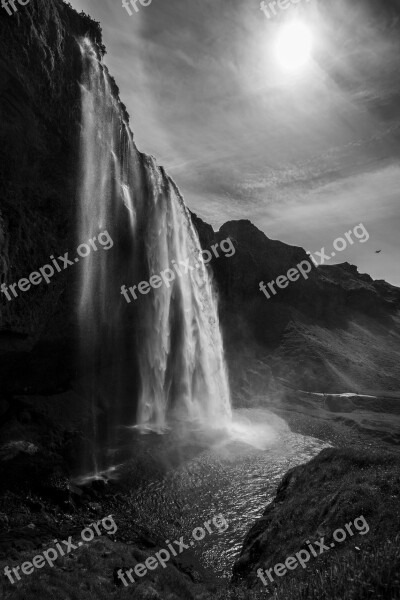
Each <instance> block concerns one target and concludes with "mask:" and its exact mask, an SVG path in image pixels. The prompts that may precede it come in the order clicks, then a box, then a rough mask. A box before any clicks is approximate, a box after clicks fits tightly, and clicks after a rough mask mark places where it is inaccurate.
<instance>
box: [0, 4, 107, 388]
mask: <svg viewBox="0 0 400 600" xmlns="http://www.w3.org/2000/svg"><path fill="white" fill-rule="evenodd" d="M18 8H19V10H18V11H17V12H16V13H15V14H13V15H12V16H9V15H8V14H7V12H6V11H5V10H0V279H1V283H3V282H7V284H8V285H9V284H12V283H16V282H17V281H18V280H19V279H20V278H22V277H29V275H30V273H32V272H34V271H37V270H38V269H39V268H40V267H41V266H43V265H45V264H48V263H49V262H50V260H49V257H50V255H53V254H54V255H55V256H59V255H61V256H63V255H64V253H65V252H67V251H68V250H73V249H74V247H76V240H75V230H76V185H77V181H76V179H77V157H78V134H79V124H80V88H79V80H80V76H81V56H80V48H79V45H78V43H77V40H78V39H79V38H81V37H82V36H85V35H86V36H89V37H90V38H91V39H92V40H93V41H96V42H97V43H98V44H99V45H100V51H102V49H101V30H100V28H99V26H98V24H97V23H95V22H93V21H92V20H91V19H90V18H89V17H87V16H86V15H78V14H77V13H76V12H75V11H74V10H73V9H72V8H71V7H70V6H68V5H67V4H64V3H63V2H62V0H31V2H30V3H29V4H28V5H26V6H24V7H22V6H19V7H18ZM77 275H78V274H77V272H76V271H74V270H73V269H69V270H67V271H65V273H64V272H61V273H59V274H58V276H57V277H54V278H53V280H52V281H51V283H50V284H49V285H46V284H44V283H42V284H41V285H38V286H37V287H33V286H32V289H30V290H29V292H28V293H23V292H21V291H19V292H18V294H19V295H18V298H15V299H13V300H12V301H9V300H7V299H6V297H5V295H4V294H1V297H0V353H2V354H3V358H4V360H2V364H1V373H0V376H1V377H2V381H3V383H4V384H5V378H6V380H8V381H10V382H11V381H12V380H13V381H14V382H16V381H18V382H19V383H18V385H17V388H18V389H16V388H15V384H12V383H10V386H11V388H12V389H13V390H14V391H19V389H20V388H21V389H22V390H24V389H25V390H29V389H30V388H31V387H32V386H36V387H39V388H43V389H46V386H48V382H49V381H51V383H50V388H52V387H55V388H58V387H59V386H60V385H61V387H63V386H64V385H65V384H66V381H63V382H61V383H60V381H56V380H57V376H56V375H55V371H58V372H59V373H60V374H61V372H63V375H62V378H65V377H66V378H67V379H68V377H69V374H67V372H68V371H70V370H71V369H72V367H71V363H70V362H69V355H71V354H72V353H71V350H70V348H69V346H72V344H70V343H69V340H70V339H71V338H72V337H73V335H74V326H75V317H74V300H73V299H74V296H75V289H76V285H77V283H76V279H77ZM36 344H39V345H38V346H36V350H37V352H36V359H35V361H33V362H32V360H30V359H28V354H27V352H29V351H30V350H31V349H32V348H33V347H35V345H36ZM4 353H5V354H7V355H10V356H7V357H4ZM10 353H11V354H10ZM39 357H41V359H42V360H41V359H40V358H39ZM40 364H42V367H41V366H40ZM46 364H47V368H46V366H45V365H46ZM53 378H54V381H53ZM46 382H47V383H46ZM8 387H9V386H8V384H5V385H4V387H3V392H4V390H5V389H8Z"/></svg>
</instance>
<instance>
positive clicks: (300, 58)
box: [275, 21, 312, 70]
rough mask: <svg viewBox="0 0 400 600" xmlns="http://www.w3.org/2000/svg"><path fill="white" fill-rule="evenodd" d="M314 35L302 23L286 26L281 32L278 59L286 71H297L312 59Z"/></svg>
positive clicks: (277, 45) (277, 52) (277, 49)
mask: <svg viewBox="0 0 400 600" xmlns="http://www.w3.org/2000/svg"><path fill="white" fill-rule="evenodd" d="M311 51H312V34H311V31H310V29H309V28H308V27H307V26H306V25H304V23H301V22H300V21H293V22H292V23H289V24H287V25H284V26H283V27H282V29H281V30H280V32H279V34H278V37H277V40H276V45H275V55H276V58H277V60H278V62H279V64H280V65H281V67H283V68H284V69H288V70H296V69H300V68H302V67H304V66H305V65H306V64H307V63H308V62H309V61H310V59H311Z"/></svg>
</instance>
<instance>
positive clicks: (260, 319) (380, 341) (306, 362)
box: [192, 215, 400, 393]
mask: <svg viewBox="0 0 400 600" xmlns="http://www.w3.org/2000/svg"><path fill="white" fill-rule="evenodd" d="M192 218H193V221H194V223H195V226H196V228H197V230H198V232H199V236H200V239H201V242H202V246H203V247H204V248H207V247H210V246H211V245H212V244H213V243H216V242H218V241H220V240H222V239H225V238H227V237H230V238H231V240H232V241H233V243H234V245H235V248H236V253H235V255H234V256H232V257H231V258H226V257H222V258H218V259H213V262H212V267H213V270H214V273H215V279H216V282H217V286H218V290H219V293H220V311H221V320H222V325H223V330H224V334H225V335H224V337H225V341H226V346H227V352H228V356H229V358H230V361H229V362H230V365H231V375H232V378H233V380H236V379H237V378H238V377H243V374H242V375H238V369H239V370H240V369H241V367H243V365H244V364H245V363H246V360H247V359H248V360H249V363H248V366H249V368H252V369H253V368H254V366H252V365H254V362H253V360H252V359H257V361H258V363H257V364H258V365H260V359H261V363H263V364H264V365H266V366H267V367H268V368H269V369H270V371H269V372H270V375H271V374H273V375H274V377H275V381H278V380H279V381H282V382H283V383H284V384H287V385H288V386H289V387H292V388H295V389H304V390H308V391H322V392H330V393H335V392H336V393H341V392H348V391H353V392H359V393H370V392H371V391H373V392H377V393H382V392H384V391H390V390H392V391H394V390H400V369H399V358H400V289H399V288H396V287H394V286H392V285H390V284H388V283H386V282H385V281H374V280H373V279H372V278H371V277H370V276H369V275H363V274H360V273H358V270H357V268H356V267H355V266H353V265H350V264H348V263H343V264H341V265H334V266H320V267H318V268H317V267H315V268H313V269H312V271H311V273H310V274H309V278H308V280H305V279H304V278H303V277H300V279H299V280H298V281H296V282H292V283H290V284H289V285H288V287H287V288H286V289H280V290H279V292H278V294H277V295H276V296H273V295H272V294H271V298H270V299H267V298H266V296H265V295H264V294H263V293H262V292H261V291H260V288H259V285H260V281H264V283H265V284H267V283H268V282H270V281H272V280H275V279H276V278H277V277H278V276H280V275H285V274H286V273H287V272H288V270H289V269H291V268H294V267H296V265H297V264H299V263H301V262H302V261H304V260H309V257H308V255H307V254H306V252H305V250H304V249H302V248H299V247H295V246H289V245H288V244H284V243H282V242H279V241H275V240H271V239H269V238H268V237H267V236H266V235H265V234H264V233H263V232H262V231H260V230H259V229H257V227H255V225H253V224H252V223H251V222H250V221H248V220H242V221H229V222H228V223H225V224H224V225H223V226H222V227H221V229H220V230H219V231H218V232H214V231H213V230H212V228H211V227H210V226H209V225H207V224H206V223H204V222H203V221H202V220H201V219H200V218H199V217H198V216H197V215H193V217H192Z"/></svg>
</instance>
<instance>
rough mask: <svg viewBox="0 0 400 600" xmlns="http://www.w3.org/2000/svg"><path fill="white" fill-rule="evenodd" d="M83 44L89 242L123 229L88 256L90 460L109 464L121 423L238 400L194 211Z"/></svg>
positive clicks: (181, 417) (202, 415)
mask: <svg viewBox="0 0 400 600" xmlns="http://www.w3.org/2000/svg"><path fill="white" fill-rule="evenodd" d="M81 49H82V59H83V80H82V84H81V92H82V127H81V176H80V192H79V195H80V219H79V243H84V242H88V240H90V239H92V238H94V237H95V236H98V235H99V233H100V232H102V231H105V230H106V231H107V232H108V233H109V234H110V236H111V238H112V240H113V246H112V248H110V249H109V250H107V251H105V250H104V249H100V248H99V249H98V250H97V251H96V252H94V251H93V252H91V254H90V255H89V256H87V257H86V258H83V259H82V261H81V265H80V266H81V284H80V301H79V322H80V332H81V344H82V361H83V364H82V367H83V371H84V372H85V378H84V384H83V389H84V390H85V392H84V393H85V395H86V397H87V395H89V396H90V400H91V412H92V417H91V422H92V423H93V430H92V431H91V433H90V438H91V440H92V444H93V446H94V450H95V451H94V452H93V448H92V457H91V460H89V461H87V464H86V465H85V466H86V469H90V468H92V469H94V470H95V471H100V470H101V469H103V468H104V467H105V461H104V459H103V458H101V456H102V454H101V451H100V448H101V446H102V445H105V444H107V443H108V444H112V443H114V442H115V439H116V432H117V430H118V427H120V426H122V425H136V427H138V428H139V429H140V430H141V431H147V430H150V431H151V430H152V431H156V432H162V431H163V430H164V429H165V428H167V427H168V425H169V424H170V423H172V422H175V421H180V422H182V421H184V422H186V423H192V424H193V423H194V424H199V425H200V426H202V427H219V428H220V427H223V426H224V424H227V423H228V422H229V421H230V419H231V407H230V397H229V387H228V382H227V374H226V368H225V362H224V355H223V345H222V338H221V333H220V329H219V320H218V312H217V304H216V300H215V297H214V294H213V289H212V283H211V280H210V277H209V275H208V273H207V269H206V268H205V266H204V264H203V263H202V261H201V247H200V243H199V240H198V236H197V233H196V232H195V230H194V227H193V225H192V221H191V218H190V215H189V212H188V210H187V208H186V206H185V204H184V202H183V199H182V197H181V195H180V193H179V191H178V189H177V187H176V185H175V184H174V183H173V182H172V180H171V179H170V178H169V177H168V176H167V175H166V173H165V172H164V170H163V169H162V168H160V167H158V166H157V165H156V163H155V161H154V159H153V158H151V157H148V156H145V155H143V154H141V153H140V152H138V150H137V148H136V146H135V144H134V141H133V137H132V133H131V132H130V129H129V126H128V122H127V116H126V113H125V111H124V109H123V107H122V106H121V104H120V103H119V101H118V99H117V94H116V93H115V84H114V82H113V80H112V79H111V78H110V76H109V75H108V72H107V69H106V67H105V66H104V65H103V64H102V62H101V60H99V58H98V56H97V53H96V51H95V49H94V48H93V46H92V45H91V44H90V42H88V41H87V40H85V41H84V42H83V44H82V48H81ZM188 259H189V264H190V268H189V269H188V272H187V273H185V271H186V268H185V267H183V266H182V264H183V263H185V261H186V263H187V260H188ZM165 269H171V270H172V271H174V276H175V280H174V281H173V282H171V284H170V285H169V286H168V285H164V284H163V285H161V287H159V288H157V289H155V288H152V289H151V290H150V292H149V293H148V294H147V295H141V294H138V297H137V300H134V299H133V298H132V299H131V302H130V303H127V302H126V300H125V299H124V298H123V296H122V295H121V286H122V285H126V286H127V287H128V288H129V287H130V286H133V285H134V284H138V283H139V282H140V281H149V280H150V277H151V276H152V275H158V274H160V273H161V271H164V270H165ZM93 457H94V458H93Z"/></svg>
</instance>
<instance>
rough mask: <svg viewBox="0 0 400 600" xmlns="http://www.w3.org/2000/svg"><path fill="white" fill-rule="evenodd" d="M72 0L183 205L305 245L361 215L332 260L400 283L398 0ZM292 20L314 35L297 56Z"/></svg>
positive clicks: (313, 245)
mask: <svg viewBox="0 0 400 600" xmlns="http://www.w3.org/2000/svg"><path fill="white" fill-rule="evenodd" d="M70 2H71V4H72V6H73V7H74V8H76V9H77V10H78V11H80V10H84V11H85V12H86V13H88V14H90V15H91V16H92V17H93V18H94V19H96V20H97V21H100V23H101V26H102V29H103V41H104V43H105V45H106V47H107V55H106V57H105V62H106V64H107V66H108V67H109V69H110V72H111V74H112V75H113V76H114V77H115V79H116V81H117V84H118V86H119V88H120V95H121V100H122V101H123V102H124V104H125V105H126V106H127V109H128V112H129V114H130V117H131V128H132V131H133V133H134V136H135V140H136V144H137V146H138V148H139V149H140V150H141V151H142V152H146V153H148V154H152V155H153V156H154V157H155V158H156V159H157V162H158V163H159V164H160V165H163V166H164V167H165V168H166V170H167V172H168V173H169V174H170V175H171V176H172V178H173V179H174V180H175V181H176V183H177V185H178V186H179V188H180V190H181V192H182V193H183V195H184V198H185V201H186V203H187V205H188V206H189V208H190V209H191V210H193V211H194V212H195V213H196V214H198V215H199V216H200V217H201V218H202V219H204V220H205V221H207V222H208V223H210V224H211V225H212V226H213V227H214V229H218V228H219V227H220V226H221V225H222V224H223V223H224V222H226V221H229V220H236V219H249V220H250V221H252V222H253V223H254V224H255V225H256V226H257V227H258V228H259V229H261V230H262V231H263V232H264V233H265V234H266V235H267V236H268V237H269V238H271V239H279V240H281V241H283V242H286V243H288V244H293V245H296V246H302V247H303V248H305V249H306V250H308V251H310V252H314V251H319V250H320V249H321V248H322V247H326V248H332V244H333V241H334V240H335V239H336V238H338V237H343V236H344V234H345V232H347V231H349V230H350V229H353V228H354V227H355V226H356V225H358V224H359V223H363V224H364V226H365V228H366V229H367V231H368V232H369V234H370V238H369V240H368V242H366V243H363V244H361V243H355V244H354V245H352V246H349V247H348V248H347V249H346V250H345V251H343V252H341V253H340V255H337V256H336V258H335V259H334V260H332V262H331V263H330V264H334V263H335V262H336V263H338V262H344V261H347V262H350V263H352V264H355V265H357V267H358V268H359V270H360V271H361V272H363V273H369V274H370V275H371V276H372V277H373V278H374V279H385V280H386V281H389V282H390V283H392V284H394V285H398V286H400V267H399V265H400V244H399V242H398V239H399V234H398V232H399V228H400V164H399V156H400V135H399V133H400V60H399V57H400V53H399V50H400V35H399V33H400V0H362V1H361V0H298V1H297V3H296V4H295V3H292V2H291V0H286V3H285V4H284V6H286V8H285V9H281V8H279V6H278V5H277V4H275V7H274V10H275V13H276V14H275V15H274V14H273V11H272V9H270V8H267V9H266V11H265V12H263V11H262V10H261V8H260V0H151V2H150V4H149V5H148V6H142V5H140V3H139V2H138V9H139V10H138V12H135V11H134V10H132V11H131V12H132V15H131V16H130V15H129V14H128V12H127V11H126V9H124V8H123V6H122V3H121V2H122V0H70ZM147 2H149V0H147ZM268 3H269V0H267V4H266V6H268ZM282 4H283V2H282ZM268 17H269V18H268ZM289 23H292V24H293V23H294V24H295V25H297V28H298V27H299V24H300V23H301V24H302V27H303V28H306V30H307V32H308V36H309V41H310V44H311V51H310V55H309V57H308V58H307V59H305V60H304V62H303V64H301V65H297V66H294V64H290V65H289V66H288V65H285V66H283V65H282V56H283V54H282V53H285V50H286V47H285V46H284V45H283V46H282V44H281V46H278V45H277V44H278V42H279V40H280V39H281V37H282V32H284V31H285V28H286V27H287V26H288V24H289ZM294 31H296V29H295V30H294ZM291 39H292V41H293V39H294V41H293V44H292V45H293V48H292V50H293V49H294V52H295V54H296V56H298V57H301V56H300V55H301V50H302V49H304V48H303V47H302V46H301V44H300V42H301V40H300V42H298V44H300V45H299V46H298V48H296V43H295V42H296V39H295V38H293V36H292V38H291ZM303 46H304V44H303ZM297 50H298V52H297ZM376 250H381V252H380V253H379V254H377V253H376Z"/></svg>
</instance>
